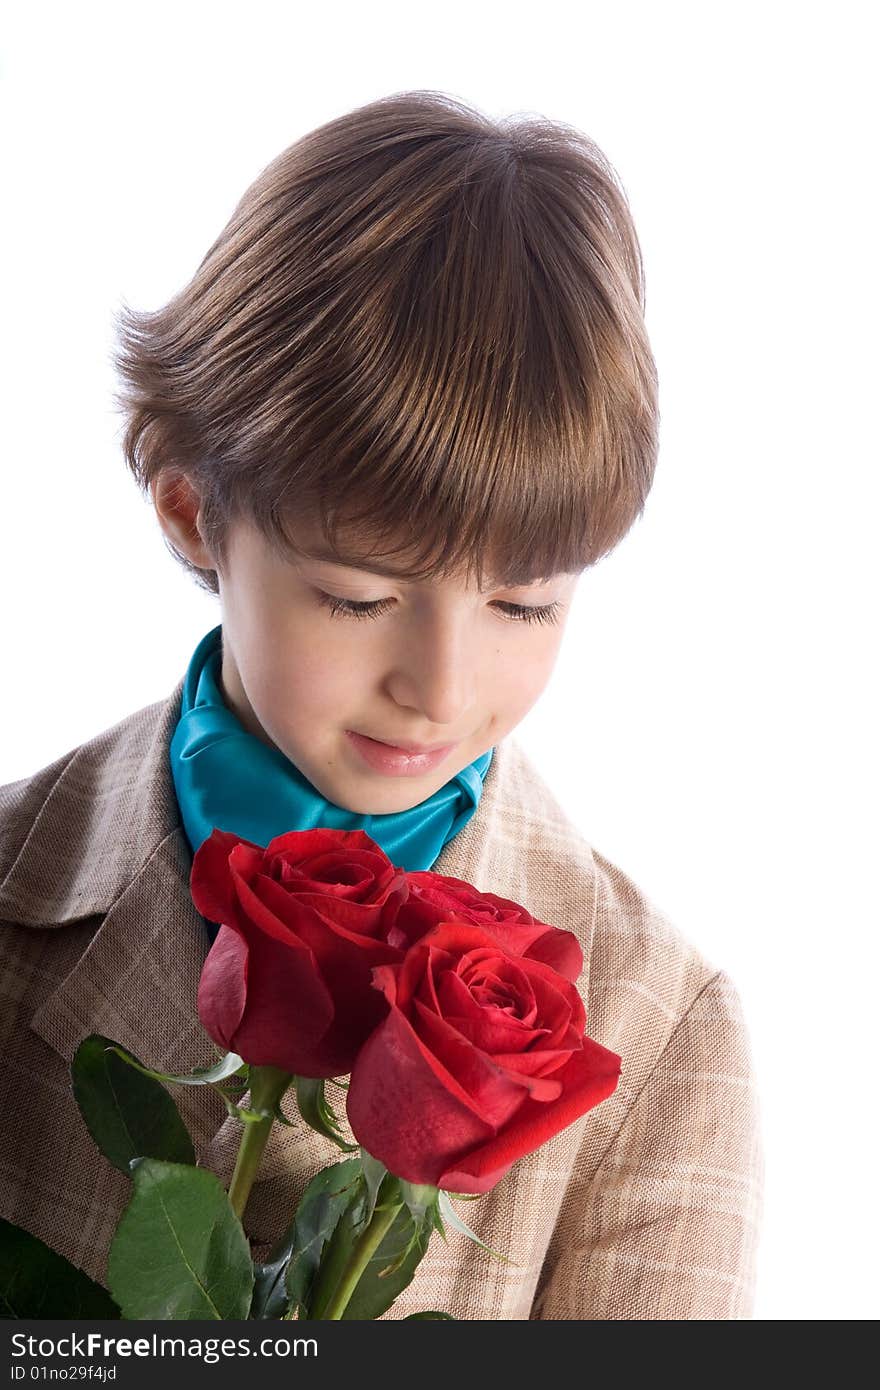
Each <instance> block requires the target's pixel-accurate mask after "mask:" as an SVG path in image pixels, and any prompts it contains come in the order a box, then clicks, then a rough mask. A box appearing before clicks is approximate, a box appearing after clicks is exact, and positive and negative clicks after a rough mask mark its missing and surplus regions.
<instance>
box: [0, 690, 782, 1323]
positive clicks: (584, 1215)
mask: <svg viewBox="0 0 880 1390" xmlns="http://www.w3.org/2000/svg"><path fill="white" fill-rule="evenodd" d="M182 689H183V682H182V681H181V682H179V684H178V685H177V687H176V688H175V689H174V691H173V692H172V694H171V695H170V696H169V697H168V698H167V699H165V700H160V701H157V702H156V703H155V704H152V705H148V706H146V707H145V708H144V709H141V710H138V711H136V712H135V713H134V714H132V715H130V716H128V717H127V718H126V719H123V720H122V721H120V722H119V723H118V724H116V725H114V726H113V727H112V728H111V729H108V730H106V731H104V732H103V733H101V734H99V735H98V736H97V737H95V738H93V739H91V740H89V741H88V742H86V743H83V744H82V745H81V746H80V747H78V748H76V749H73V750H71V751H70V752H68V753H66V754H64V755H63V756H62V757H60V758H58V759H56V761H54V762H53V763H51V764H50V765H49V766H47V767H45V768H43V769H42V770H41V771H39V772H37V773H35V774H34V775H33V776H31V777H25V778H23V779H21V780H20V781H17V782H13V783H10V784H8V785H6V786H3V787H0V958H2V964H0V1005H2V1007H0V1047H2V1056H3V1059H4V1066H3V1069H2V1073H0V1091H2V1096H0V1113H2V1115H3V1128H2V1134H0V1215H2V1216H4V1217H6V1218H7V1220H9V1221H12V1222H14V1223H15V1224H17V1225H20V1226H24V1227H26V1228H27V1229H28V1230H29V1231H32V1232H33V1233H34V1234H35V1235H37V1236H39V1237H40V1238H41V1239H43V1240H44V1241H46V1243H47V1244H49V1245H50V1246H52V1247H53V1248H54V1249H56V1250H59V1251H60V1252H61V1253H62V1254H64V1255H65V1256H66V1257H67V1258H68V1259H69V1260H71V1261H73V1263H74V1264H76V1265H78V1266H80V1267H81V1268H82V1269H84V1270H85V1271H86V1272H87V1273H88V1274H90V1275H91V1276H92V1277H93V1278H95V1279H97V1280H99V1281H101V1282H104V1280H105V1276H106V1264H107V1255H108V1251H109V1247H110V1243H111V1241H112V1238H113V1233H114V1230H115V1228H116V1223H117V1221H118V1219H119V1216H120V1215H121V1213H122V1210H123V1209H124V1207H125V1205H126V1202H127V1200H128V1196H129V1191H130V1185H129V1182H128V1179H127V1178H126V1177H125V1176H124V1175H123V1174H122V1173H120V1172H118V1171H117V1170H116V1169H115V1168H113V1167H112V1166H111V1165H110V1164H109V1163H108V1162H107V1161H106V1160H105V1159H104V1158H103V1156H102V1155H101V1154H100V1153H99V1152H98V1150H97V1149H96V1147H95V1145H94V1143H93V1141H92V1139H91V1137H90V1136H89V1134H88V1131H87V1130H86V1127H85V1125H84V1123H83V1121H82V1119H81V1117H80V1115H79V1111H78V1110H77V1107H76V1105H75V1103H74V1100H73V1097H72V1093H71V1086H70V1076H69V1067H70V1061H71V1059H72V1057H73V1054H74V1052H75V1050H76V1047H77V1045H78V1043H79V1042H80V1040H81V1039H82V1038H83V1037H85V1036H86V1035H87V1034H89V1033H103V1034H106V1035H109V1036H110V1037H113V1038H115V1039H116V1040H117V1041H119V1042H121V1043H122V1044H123V1045H124V1046H126V1047H128V1048H130V1049H131V1050H132V1051H133V1052H134V1053H135V1054H136V1055H137V1056H138V1057H140V1058H141V1059H142V1060H143V1061H144V1062H145V1063H147V1064H148V1065H150V1066H152V1067H155V1068H158V1069H160V1070H163V1071H171V1072H182V1071H188V1070H189V1069H190V1068H191V1067H194V1066H200V1065H204V1064H206V1063H207V1062H209V1061H211V1060H213V1058H214V1056H215V1055H216V1052H215V1049H214V1048H213V1045H212V1043H211V1042H210V1039H209V1038H208V1037H207V1035H206V1034H205V1033H204V1031H203V1030H202V1028H201V1025H200V1023H199V1021H198V1015H197V1012H196V991H197V987H198V981H199V974H200V971H201V967H202V963H203V961H204V958H205V955H206V953H207V949H208V939H207V933H206V930H205V926H204V922H203V921H202V918H201V917H200V916H199V914H198V913H197V911H196V909H195V907H194V905H193V903H192V900H191V898H190V894H189V872H190V866H191V862H192V856H191V853H190V849H189V845H188V843H187V841H186V838H185V836H184V833H183V830H182V827H181V824H180V817H179V812H178V807H177V801H176V798H175V795H174V788H173V784H172V781H171V773H170V768H169V762H168V744H169V741H170V738H171V734H172V732H173V730H174V727H175V724H176V722H177V718H178V714H179V709H180V698H181V692H182ZM434 868H435V870H436V871H437V872H438V873H444V874H451V875H453V876H455V877H456V878H462V879H465V880H467V881H468V882H470V883H473V884H475V885H476V886H477V887H478V888H480V889H482V890H484V891H491V892H494V893H497V894H500V895H501V896H502V897H506V898H512V899H514V900H515V901H516V902H519V903H522V904H523V905H524V906H525V907H527V908H528V909H529V911H530V912H532V913H533V914H534V915H535V916H536V917H539V918H541V919H542V920H544V921H546V922H550V923H552V924H554V925H556V926H559V927H565V928H567V929H568V930H570V931H573V932H575V933H576V934H577V936H578V938H579V940H580V942H581V945H582V947H583V952H584V970H583V973H582V975H581V977H580V979H579V981H578V988H579V989H580V990H581V993H582V997H583V999H584V1003H585V1007H586V1012H587V1031H588V1033H589V1034H590V1036H591V1037H593V1038H595V1039H596V1041H597V1042H600V1043H602V1044H603V1045H604V1046H605V1047H609V1048H611V1049H613V1051H615V1052H617V1053H619V1055H620V1056H621V1058H622V1059H623V1060H622V1071H621V1078H620V1082H619V1084H618V1087H617V1090H616V1091H615V1092H614V1094H613V1095H612V1096H610V1097H608V1099H606V1100H605V1101H603V1102H602V1103H601V1104H600V1105H599V1106H597V1107H596V1108H595V1109H593V1110H591V1111H590V1112H589V1113H588V1114H587V1115H586V1116H584V1117H582V1119H581V1120H580V1121H578V1122H577V1123H576V1124H574V1125H572V1126H570V1127H569V1128H568V1129H566V1130H564V1131H563V1132H562V1133H561V1134H559V1135H557V1136H556V1138H555V1139H553V1140H551V1141H550V1142H549V1143H547V1144H545V1145H544V1146H543V1147H542V1148H541V1149H539V1150H538V1152H537V1153H534V1154H531V1155H528V1156H526V1157H525V1158H522V1159H520V1160H519V1162H517V1163H516V1164H515V1165H514V1167H513V1168H512V1169H511V1171H510V1172H509V1173H508V1174H507V1176H506V1177H505V1178H504V1179H503V1180H502V1181H501V1182H500V1183H499V1184H498V1185H497V1186H496V1187H495V1188H494V1189H493V1191H492V1192H490V1193H487V1194H486V1195H485V1196H483V1197H481V1198H480V1199H479V1200H478V1201H474V1202H467V1203H462V1204H460V1208H461V1213H462V1216H463V1218H464V1220H465V1221H466V1222H467V1223H468V1225H470V1226H471V1227H472V1229H473V1230H474V1231H475V1232H476V1234H477V1235H478V1236H479V1237H480V1238H481V1239H482V1240H484V1241H485V1242H486V1244H487V1245H489V1246H490V1247H492V1249H494V1250H497V1251H500V1252H501V1253H503V1254H504V1255H505V1256H507V1259H508V1260H509V1261H512V1263H506V1262H504V1261H500V1260H496V1259H493V1258H492V1256H491V1255H489V1254H487V1253H486V1252H485V1251H483V1250H482V1249H480V1247H479V1246H477V1245H475V1244H474V1243H473V1242H471V1241H469V1240H468V1239H467V1238H466V1237H464V1236H462V1235H460V1234H458V1233H457V1232H455V1231H450V1232H449V1233H448V1239H447V1242H446V1243H444V1242H443V1241H442V1240H441V1239H440V1237H439V1236H436V1235H435V1237H434V1238H433V1240H432V1242H431V1245H430V1247H429V1250H428V1254H427V1255H426V1256H425V1258H424V1259H423V1260H422V1262H421V1264H420V1265H419V1268H418V1270H417V1273H416V1276H415V1278H414V1279H413V1282H412V1283H411V1284H410V1286H409V1288H408V1289H407V1290H406V1291H405V1292H404V1293H403V1294H402V1295H401V1296H400V1297H399V1298H398V1299H397V1301H396V1303H395V1305H394V1307H393V1308H391V1309H390V1310H389V1311H388V1312H387V1313H386V1314H385V1315H384V1316H385V1317H386V1318H388V1319H394V1318H401V1317H405V1316H406V1315H407V1314H409V1313H412V1312H417V1311H419V1310H421V1309H425V1308H440V1309H443V1310H445V1311H447V1312H449V1313H451V1314H452V1315H453V1316H454V1317H456V1318H466V1319H529V1318H536V1319H537V1318H543V1319H590V1320H592V1319H680V1318H707V1319H740V1318H750V1317H752V1316H753V1301H754V1292H755V1276H756V1260H757V1250H758V1242H759V1235H760V1225H761V1218H762V1212H763V1190H764V1156H763V1148H762V1140H761V1118H760V1109H759V1100H758V1095H757V1088H756V1079H755V1074H754V1066H753V1061H752V1055H751V1050H750V1043H749V1035H748V1031H747V1027H746V1024H745V1022H744V1019H743V1013H742V1007H741V1002H740V999H739V996H738V994H737V991H736V988H735V986H734V984H733V983H732V981H731V979H730V978H729V977H728V976H727V975H726V974H725V972H724V971H723V970H722V969H719V968H718V967H717V966H716V965H714V964H712V963H711V962H709V961H708V960H707V959H706V958H705V957H704V956H703V954H702V953H701V952H700V951H699V949H698V948H697V947H696V946H695V945H694V944H693V943H692V942H690V941H689V940H688V939H687V938H686V937H685V936H684V935H683V934H682V933H681V932H680V931H679V930H677V929H676V928H675V927H674V926H673V925H672V924H671V923H670V922H669V921H668V920H667V919H666V918H665V917H664V916H663V914H662V913H661V912H659V911H658V910H657V909H656V908H655V907H654V906H653V905H652V904H651V903H650V902H649V901H648V900H647V898H646V897H645V895H644V894H643V893H642V892H640V890H639V889H638V888H637V887H636V885H635V884H634V883H633V882H632V881H631V880H630V879H629V878H628V877H627V876H626V875H625V874H624V873H623V872H622V871H621V870H620V869H619V868H618V867H616V866H615V865H614V864H612V863H610V862H609V861H608V860H607V859H605V858H603V856H602V855H601V854H599V853H598V852H597V851H596V850H593V849H591V847H590V846H589V845H588V844H587V843H586V841H585V839H584V837H583V836H582V835H581V834H580V832H579V831H578V830H577V829H576V828H575V827H574V826H573V825H572V824H571V822H570V821H569V820H568V818H567V817H566V815H565V813H564V812H563V810H562V808H561V807H560V805H559V803H558V802H557V800H556V799H555V797H554V796H553V794H552V792H551V791H550V789H549V788H548V787H547V785H546V784H545V783H544V781H543V780H542V779H541V777H540V775H539V774H538V772H537V771H536V769H535V768H534V766H533V765H532V764H531V762H530V761H529V759H528V757H527V756H526V754H525V752H524V750H523V749H522V748H521V747H520V746H519V745H518V743H517V742H516V740H515V739H513V738H511V737H510V736H508V737H507V738H506V739H504V740H502V741H501V742H500V743H499V744H498V745H497V746H496V749H495V755H494V758H493V761H492V765H491V767H490V769H489V772H488V774H487V777H486V781H485V785H484V788H483V795H482V799H481V801H480V804H479V806H478V808H477V811H476V813H475V814H474V816H473V817H472V818H471V820H470V821H469V822H468V824H467V825H466V826H465V827H464V828H463V830H462V831H460V833H459V834H458V835H457V836H456V837H455V839H454V840H452V841H450V843H449V844H447V845H446V846H445V847H444V849H443V850H442V852H441V854H440V857H439V859H438V860H437V862H436V864H435V865H434ZM172 1089H173V1093H174V1098H175V1101H176V1103H177V1105H178V1108H179V1109H180V1111H181V1113H182V1115H183V1117H184V1120H185V1121H186V1123H187V1126H188V1128H189V1130H190V1133H191V1134H192V1135H193V1139H194V1143H195V1146H196V1155H197V1159H198V1162H199V1163H200V1164H203V1165H205V1166H207V1167H208V1168H210V1169H211V1170H213V1171H214V1172H215V1173H216V1174H217V1175H218V1176H219V1177H221V1178H222V1179H223V1180H224V1182H225V1181H228V1179H229V1178H230V1176H231V1174H232V1167H233V1163H234V1160H235V1153H236V1148H237V1143H238V1134H239V1129H240V1125H239V1122H237V1121H235V1120H233V1119H231V1118H230V1117H229V1116H228V1115H227V1114H226V1110H225V1107H224V1105H223V1102H222V1100H221V1098H220V1097H219V1096H218V1095H217V1094H216V1093H215V1092H214V1091H213V1090H212V1089H211V1088H210V1087H198V1088H197V1087H188V1086H181V1087H175V1088H172ZM329 1095H330V1097H331V1099H335V1100H336V1102H337V1105H336V1108H337V1111H338V1113H339V1114H340V1116H341V1118H342V1123H343V1129H344V1131H345V1132H346V1134H347V1136H348V1137H349V1138H350V1137H351V1132H350V1130H349V1129H348V1126H347V1124H346V1122H345V1111H344V1105H343V1104H342V1101H343V1093H342V1092H341V1091H339V1092H335V1093H334V1091H333V1089H332V1087H330V1088H329ZM288 1113H289V1114H295V1109H294V1108H292V1107H291V1105H290V1104H289V1103H288ZM339 1157H340V1154H339V1151H338V1149H336V1148H335V1147H334V1146H333V1145H332V1144H331V1143H330V1142H329V1141H328V1140H324V1139H323V1138H322V1137H321V1136H320V1135H318V1134H316V1133H315V1132H314V1131H312V1130H311V1129H308V1128H307V1127H305V1126H303V1125H301V1124H300V1123H295V1124H293V1125H292V1126H291V1127H289V1128H288V1127H285V1126H280V1125H276V1126H274V1128H273V1132H272V1136H271V1139H270V1143H269V1145H268V1147H267V1150H266V1154H265V1157H264V1160H263V1166H262V1168H261V1172H260V1177H259V1180H258V1181H257V1182H256V1184H255V1186H254V1188H253V1190H252V1193H251V1198H250V1201H249V1203H248V1208H247V1211H246V1213H245V1221H244V1224H245V1229H246V1231H247V1232H248V1235H249V1238H250V1240H251V1244H252V1248H253V1252H254V1255H255V1257H256V1258H258V1259H259V1258H262V1257H263V1256H264V1255H265V1253H266V1251H267V1250H268V1248H269V1245H270V1244H271V1242H272V1241H274V1240H275V1239H276V1238H277V1237H278V1236H279V1235H280V1233H281V1232H282V1231H283V1230H284V1228H285V1227H286V1225H287V1224H288V1222H289V1220H290V1217H291V1215H292V1213H293V1211H294V1209H295V1206H296V1203H297V1201H298V1199H299V1196H300V1194H301V1193H302V1191H303V1189H304V1188H305V1186H306V1184H307V1183H308V1182H309V1181H310V1180H311V1179H312V1177H314V1175H315V1173H316V1172H317V1171H318V1169H319V1168H321V1167H323V1166H324V1165H325V1164H327V1163H332V1162H336V1161H337V1160H338V1158H339Z"/></svg>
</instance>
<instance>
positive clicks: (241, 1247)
mask: <svg viewBox="0 0 880 1390" xmlns="http://www.w3.org/2000/svg"><path fill="white" fill-rule="evenodd" d="M132 1178H133V1182H134V1193H133V1195H132V1198H131V1201H130V1202H129V1204H128V1206H127V1207H126V1209H125V1211H124V1212H123V1214H122V1218H121V1220H120V1222H119V1225H118V1226H117V1228H116V1235H115V1236H114V1237H113V1244H112V1245H111V1247H110V1259H109V1263H108V1268H107V1282H108V1284H109V1286H110V1292H111V1294H112V1295H113V1297H114V1298H115V1300H116V1302H117V1303H118V1304H119V1307H120V1308H121V1310H122V1316H123V1317H124V1318H128V1319H151V1320H152V1319H162V1318H182V1319H193V1318H194V1319H206V1318H218V1319H223V1318H232V1319H242V1318H246V1317H247V1315H248V1309H249V1307H250V1303H251V1295H252V1293H253V1287H254V1268H253V1263H252V1260H251V1253H250V1246H249V1244H248V1240H247V1237H246V1236H245V1233H244V1230H243V1229H242V1225H241V1222H240V1221H239V1219H238V1217H237V1216H236V1215H235V1213H234V1212H233V1210H232V1207H231V1206H230V1204H229V1198H228V1196H227V1194H226V1192H225V1190H224V1188H223V1185H222V1183H221V1182H220V1180H219V1178H217V1177H216V1176H215V1175H214V1174H213V1173H211V1172H209V1171H208V1170H207V1169H206V1168H190V1167H188V1166H186V1165H184V1164H181V1163H163V1162H161V1161H160V1160H158V1159H154V1158H142V1159H140V1160H139V1161H138V1162H137V1163H136V1164H135V1165H134V1166H133V1172H132Z"/></svg>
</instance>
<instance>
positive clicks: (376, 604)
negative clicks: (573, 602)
mask: <svg viewBox="0 0 880 1390" xmlns="http://www.w3.org/2000/svg"><path fill="white" fill-rule="evenodd" d="M315 593H316V594H317V596H318V601H319V603H321V604H323V606H324V607H325V608H329V610H330V613H331V615H332V616H333V617H336V616H339V615H345V616H347V617H351V618H378V617H379V615H380V614H381V613H385V612H387V610H388V609H389V608H390V607H391V605H392V603H393V602H394V600H393V599H390V598H380V599H374V600H373V601H372V602H370V603H361V602H358V600H357V599H350V598H336V597H335V595H333V594H325V593H324V592H323V591H322V590H321V589H316V590H315ZM496 607H497V608H499V609H501V610H503V611H504V616H505V617H506V618H507V619H508V620H512V621H516V622H524V623H556V622H558V621H559V614H560V612H561V610H562V604H561V603H545V604H542V605H540V606H536V607H533V606H531V605H529V604H525V603H505V602H502V601H501V600H500V599H499V600H498V601H497V603H496Z"/></svg>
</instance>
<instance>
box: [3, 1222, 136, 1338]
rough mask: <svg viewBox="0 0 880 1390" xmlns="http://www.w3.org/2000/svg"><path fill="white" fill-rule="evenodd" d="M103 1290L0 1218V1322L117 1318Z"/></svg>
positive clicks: (72, 1266)
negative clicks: (11, 1319)
mask: <svg viewBox="0 0 880 1390" xmlns="http://www.w3.org/2000/svg"><path fill="white" fill-rule="evenodd" d="M119 1316H120V1313H119V1309H118V1308H117V1306H116V1304H115V1303H114V1302H113V1300H112V1298H111V1297H110V1295H109V1293H108V1292H107V1290H106V1289H104V1288H102V1287H101V1285H100V1284H96V1283H95V1281H94V1279H90V1278H89V1276H88V1275H87V1274H86V1273H84V1271H83V1270H81V1269H78V1268H77V1267H76V1265H73V1264H71V1263H70V1261H69V1260H66V1259H65V1258H64V1256H63V1255H59V1254H58V1253H57V1252H56V1251H55V1250H52V1249H51V1248H50V1247H49V1246H48V1245H46V1243H45V1241H42V1240H40V1239H39V1237H37V1236H33V1235H31V1233H30V1231H25V1230H22V1228H21V1227H20V1226H13V1225H12V1223H11V1222H10V1221H5V1220H4V1219H3V1218H2V1217H0V1318H118V1317H119Z"/></svg>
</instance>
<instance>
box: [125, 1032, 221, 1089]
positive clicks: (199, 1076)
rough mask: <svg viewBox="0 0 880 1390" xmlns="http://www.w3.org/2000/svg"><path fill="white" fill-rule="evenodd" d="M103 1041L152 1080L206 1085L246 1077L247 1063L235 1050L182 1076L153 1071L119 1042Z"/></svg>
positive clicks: (179, 1084)
mask: <svg viewBox="0 0 880 1390" xmlns="http://www.w3.org/2000/svg"><path fill="white" fill-rule="evenodd" d="M104 1041H105V1042H107V1043H108V1044H109V1045H110V1046H111V1047H112V1048H113V1050H114V1052H117V1053H118V1054H119V1056H120V1057H121V1058H122V1059H123V1060H124V1061H126V1062H128V1064H129V1066H131V1067H136V1068H137V1070H138V1071H141V1072H143V1074H144V1076H152V1077H153V1079H154V1081H173V1082H175V1083H176V1084H177V1085H178V1086H208V1085H213V1083H214V1082H215V1081H224V1080H225V1079H226V1077H227V1076H244V1077H246V1076H247V1074H248V1063H247V1062H243V1061H242V1060H241V1058H240V1057H239V1056H238V1054H237V1053H235V1052H227V1053H226V1056H225V1057H223V1058H221V1060H220V1061H219V1062H215V1063H214V1065H213V1066H210V1067H193V1069H192V1071H191V1072H188V1073H187V1074H185V1075H184V1076H174V1075H172V1074H171V1073H170V1072H167V1071H153V1070H152V1069H151V1068H150V1067H145V1066H144V1064H143V1062H139V1061H138V1060H137V1058H136V1057H134V1056H133V1055H132V1054H131V1053H130V1052H128V1051H126V1049H125V1048H124V1047H120V1045H119V1043H115V1042H111V1041H110V1039H109V1038H106V1039H105V1040H104Z"/></svg>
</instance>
